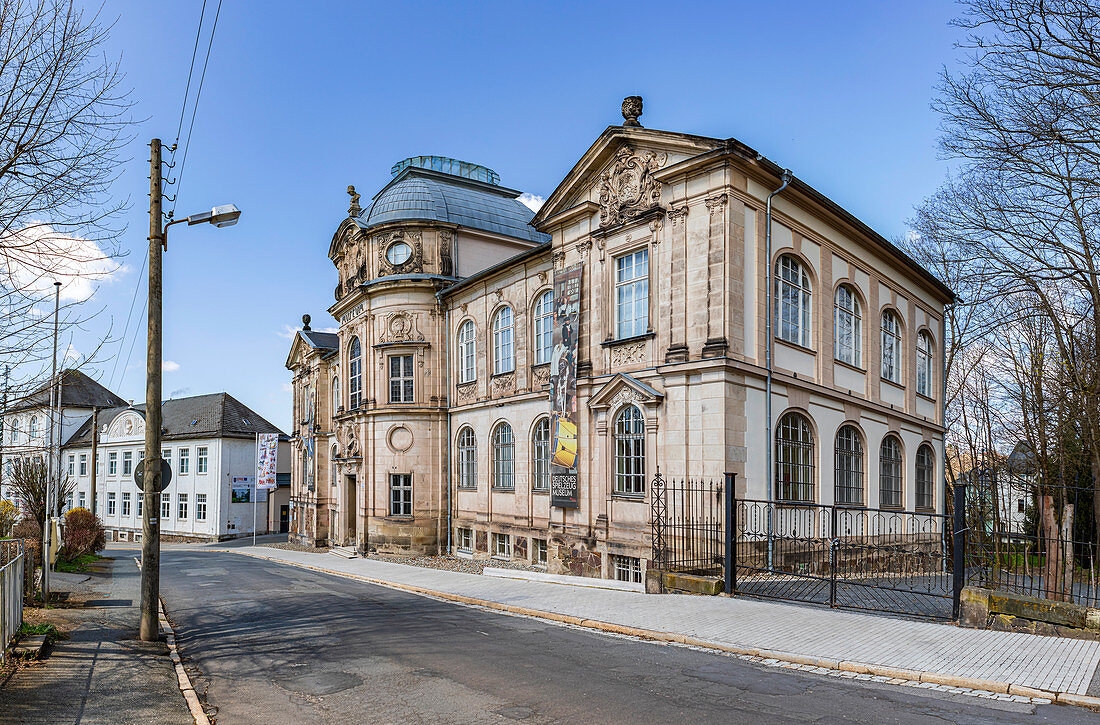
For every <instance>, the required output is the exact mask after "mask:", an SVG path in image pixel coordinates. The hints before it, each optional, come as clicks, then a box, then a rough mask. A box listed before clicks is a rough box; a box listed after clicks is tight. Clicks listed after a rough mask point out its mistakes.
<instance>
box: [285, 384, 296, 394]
mask: <svg viewBox="0 0 1100 725" xmlns="http://www.w3.org/2000/svg"><path fill="white" fill-rule="evenodd" d="M283 392H284V393H293V392H294V386H293V385H291V384H290V383H283Z"/></svg>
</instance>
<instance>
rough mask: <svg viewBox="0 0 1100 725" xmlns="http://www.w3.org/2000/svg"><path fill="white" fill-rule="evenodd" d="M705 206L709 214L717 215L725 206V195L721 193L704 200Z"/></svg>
mask: <svg viewBox="0 0 1100 725" xmlns="http://www.w3.org/2000/svg"><path fill="white" fill-rule="evenodd" d="M706 205H707V209H708V210H710V213H711V214H717V213H719V212H720V211H722V208H723V207H724V206H725V205H726V195H725V194H724V193H722V194H717V195H715V196H712V197H710V198H709V199H707V200H706Z"/></svg>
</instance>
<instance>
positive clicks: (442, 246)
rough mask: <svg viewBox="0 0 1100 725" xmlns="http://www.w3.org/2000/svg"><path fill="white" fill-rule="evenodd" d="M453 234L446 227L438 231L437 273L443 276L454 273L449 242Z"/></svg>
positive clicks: (449, 275) (452, 238)
mask: <svg viewBox="0 0 1100 725" xmlns="http://www.w3.org/2000/svg"><path fill="white" fill-rule="evenodd" d="M453 240H454V235H453V234H451V233H450V232H449V231H447V230H446V229H444V230H442V231H440V232H439V273H440V274H442V275H443V276H444V277H451V276H453V275H454V273H455V266H454V262H453V261H452V259H451V242H452V241H453Z"/></svg>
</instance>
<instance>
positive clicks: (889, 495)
mask: <svg viewBox="0 0 1100 725" xmlns="http://www.w3.org/2000/svg"><path fill="white" fill-rule="evenodd" d="M878 471H879V473H878V480H879V483H878V485H879V494H878V497H879V506H881V507H883V508H899V507H900V506H901V443H899V442H898V439H897V436H893V435H888V436H886V437H885V438H883V439H882V447H881V448H880V450H879V454H878Z"/></svg>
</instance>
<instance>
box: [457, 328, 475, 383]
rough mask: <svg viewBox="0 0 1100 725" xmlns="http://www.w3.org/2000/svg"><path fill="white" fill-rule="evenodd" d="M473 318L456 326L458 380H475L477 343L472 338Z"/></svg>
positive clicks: (465, 381)
mask: <svg viewBox="0 0 1100 725" xmlns="http://www.w3.org/2000/svg"><path fill="white" fill-rule="evenodd" d="M474 334H475V331H474V323H473V320H466V321H465V322H463V323H462V324H461V325H459V328H458V382H460V383H470V382H473V381H474V380H477V358H476V355H477V347H476V346H477V343H476V342H475V340H474Z"/></svg>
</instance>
